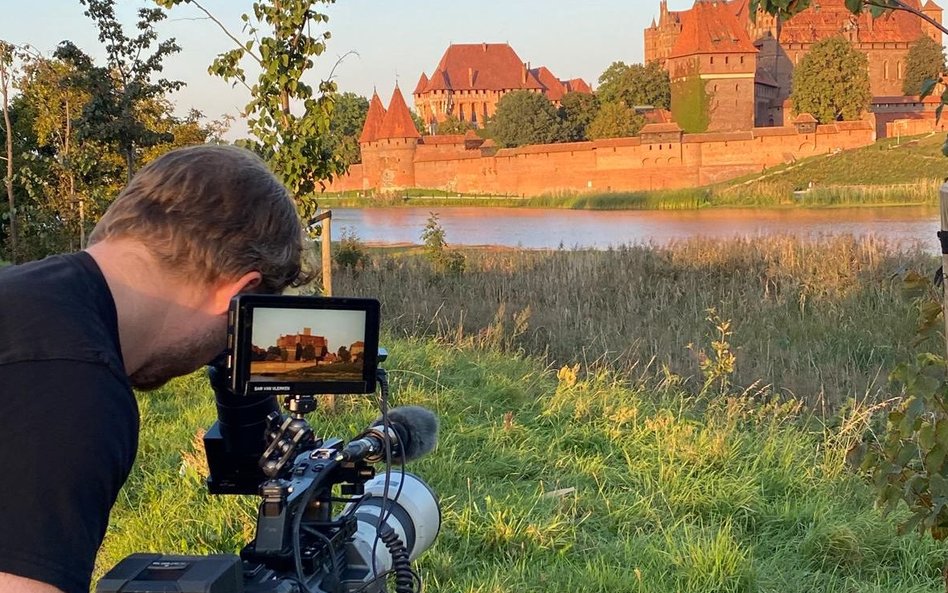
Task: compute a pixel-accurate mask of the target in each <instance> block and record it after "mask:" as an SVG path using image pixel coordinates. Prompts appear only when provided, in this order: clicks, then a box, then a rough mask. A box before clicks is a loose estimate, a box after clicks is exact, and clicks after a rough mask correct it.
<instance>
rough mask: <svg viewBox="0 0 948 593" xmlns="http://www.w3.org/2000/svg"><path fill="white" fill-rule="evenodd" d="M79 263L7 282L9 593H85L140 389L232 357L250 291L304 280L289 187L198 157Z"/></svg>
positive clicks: (1, 462)
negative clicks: (234, 316)
mask: <svg viewBox="0 0 948 593" xmlns="http://www.w3.org/2000/svg"><path fill="white" fill-rule="evenodd" d="M89 243H90V246H89V247H88V249H86V250H85V251H83V252H80V253H74V254H68V255H60V256H55V257H50V258H47V259H45V260H43V261H39V262H33V263H29V264H24V265H21V266H13V267H9V268H6V269H4V270H3V271H0V591H2V592H3V593H60V592H64V593H86V592H87V591H88V590H89V585H90V580H91V573H92V569H93V564H94V561H95V555H96V551H97V550H98V548H99V546H100V544H101V543H102V539H103V536H104V535H105V529H106V525H107V524H108V518H109V512H110V510H111V507H112V505H113V503H114V502H115V499H116V496H117V495H118V492H119V489H120V488H121V486H122V484H123V483H124V482H125V480H126V478H127V477H128V474H129V471H130V470H131V467H132V462H133V461H134V459H135V453H136V449H137V446H138V408H137V406H136V402H135V398H134V395H133V393H132V387H135V388H139V389H152V388H156V387H158V386H160V385H162V384H164V383H165V382H167V381H168V380H169V379H171V378H173V377H176V376H178V375H183V374H186V373H189V372H192V371H194V370H196V369H197V368H199V367H200V366H201V365H203V364H205V363H207V362H208V361H210V360H211V359H212V358H214V356H215V355H216V354H218V353H219V352H221V351H222V350H223V349H224V347H225V341H226V324H227V308H228V304H229V302H230V300H231V298H232V297H233V296H234V295H236V294H238V293H241V292H262V293H279V292H281V291H282V290H283V289H284V288H285V287H286V286H288V285H290V284H292V283H295V282H297V281H298V279H299V276H300V255H301V250H302V235H301V228H300V224H299V219H298V217H297V215H296V210H295V208H294V206H293V202H292V200H291V199H290V196H289V195H288V193H287V191H286V189H285V188H284V187H283V186H282V185H280V183H279V182H278V181H277V179H276V178H275V177H274V176H273V175H272V174H271V173H270V172H269V171H268V170H267V168H266V165H265V164H264V163H263V162H262V161H261V160H260V159H259V158H257V157H256V156H255V155H253V154H252V153H251V152H249V151H246V150H243V149H239V148H234V147H223V146H210V145H206V146H195V147H190V148H184V149H180V150H176V151H173V152H170V153H168V154H166V155H164V156H162V157H160V158H159V159H157V160H155V161H154V162H152V163H150V164H149V165H147V166H146V167H144V168H143V169H142V170H141V171H139V172H138V174H137V175H136V176H135V178H134V179H132V181H131V183H129V185H128V187H126V188H125V190H124V191H123V192H122V193H121V195H119V197H118V198H117V199H116V200H115V202H114V203H113V204H112V206H111V207H110V208H109V209H108V211H107V212H106V213H105V215H104V216H103V217H102V220H101V221H100V222H99V224H98V225H97V226H96V228H95V230H94V231H93V232H92V234H91V235H90V238H89Z"/></svg>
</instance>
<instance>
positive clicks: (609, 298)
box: [96, 238, 948, 593]
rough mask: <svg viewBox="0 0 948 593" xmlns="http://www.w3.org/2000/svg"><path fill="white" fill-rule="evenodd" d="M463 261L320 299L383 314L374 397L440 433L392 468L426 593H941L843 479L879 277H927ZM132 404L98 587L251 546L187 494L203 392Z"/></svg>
mask: <svg viewBox="0 0 948 593" xmlns="http://www.w3.org/2000/svg"><path fill="white" fill-rule="evenodd" d="M467 257H468V259H467V268H466V270H465V271H464V273H463V274H462V275H461V276H460V277H447V276H444V275H442V274H438V273H436V272H435V271H434V270H433V269H432V268H431V266H430V265H429V264H428V262H427V261H426V260H423V259H421V256H420V255H419V254H417V252H415V251H412V252H408V253H403V254H397V255H392V254H379V253H375V254H374V256H373V259H372V261H371V263H370V264H369V265H368V266H367V267H366V268H365V269H363V270H361V271H358V272H348V273H347V272H342V271H339V272H338V273H337V278H338V279H340V282H342V284H340V285H339V287H338V288H337V294H354V293H356V292H358V293H360V294H375V295H379V296H380V297H381V298H382V300H383V303H384V305H383V320H384V326H385V335H384V336H383V343H384V345H385V346H386V347H387V348H388V350H389V352H390V358H389V361H388V362H387V363H386V366H387V368H388V369H389V371H390V377H391V382H392V395H393V400H394V403H395V404H396V405H402V404H409V403H410V404H419V405H424V406H427V407H429V408H431V409H432V410H434V411H435V412H436V413H437V414H438V415H439V417H440V418H441V421H442V428H441V439H440V445H439V447H438V449H437V450H436V451H435V452H434V453H432V454H431V455H429V456H428V457H426V458H424V459H422V460H421V461H419V462H418V463H417V464H415V465H414V466H413V467H412V471H415V472H416V473H418V474H420V475H421V476H423V477H424V478H425V479H426V480H428V481H429V482H430V484H431V486H432V487H433V488H434V489H435V490H436V491H437V492H438V494H439V496H440V498H441V505H442V510H443V514H444V526H443V529H442V532H441V534H440V536H439V537H438V540H437V542H436V543H435V545H434V546H433V547H432V549H431V550H430V551H429V552H428V553H427V554H426V555H425V556H423V558H422V559H421V560H420V562H419V563H418V566H417V568H418V569H419V571H420V572H421V574H422V576H423V577H424V579H425V584H426V590H427V591H430V592H444V593H455V592H460V593H506V592H508V591H518V592H536V593H541V592H542V593H547V592H561V591H562V592H564V593H567V592H568V593H581V592H597V593H600V592H601V593H617V592H618V593H624V592H659V593H664V592H669V593H671V592H686V593H699V592H701V593H704V592H734V593H738V592H740V593H745V592H746V593H752V592H774V593H786V592H790V591H807V592H827V593H828V592H839V593H850V592H860V593H863V592H883V591H885V592H900V593H901V592H923V591H924V592H932V593H934V592H936V591H943V590H944V583H943V581H942V577H941V568H942V565H943V562H944V561H945V558H946V552H948V547H946V546H945V545H943V544H938V543H935V542H933V541H932V540H931V539H930V538H927V537H926V538H922V537H919V536H916V535H910V536H898V535H897V533H896V524H897V522H898V519H899V517H898V516H888V517H884V516H882V515H881V514H880V512H879V511H877V510H876V509H875V508H874V507H873V497H874V495H873V492H872V491H871V489H870V488H869V486H868V485H867V483H866V480H865V478H864V476H862V475H860V474H859V473H857V472H855V471H853V470H851V469H849V468H848V466H847V464H846V461H845V459H846V454H847V452H848V451H849V450H850V448H851V447H852V446H853V445H854V444H855V443H857V442H858V441H859V440H860V439H861V438H862V437H863V435H864V434H865V431H866V429H867V428H868V427H870V426H876V425H875V424H874V420H873V418H874V417H875V414H877V413H878V412H879V411H880V410H881V409H882V407H884V405H883V404H882V403H880V402H889V403H890V404H891V398H894V397H897V396H898V394H897V393H893V392H892V391H891V389H890V388H889V387H888V385H887V382H886V379H885V377H886V374H887V373H888V370H889V369H891V367H892V366H893V365H894V364H895V363H896V362H898V361H899V360H902V359H904V358H905V357H907V356H909V355H910V354H911V352H912V351H913V350H914V348H915V347H914V346H913V345H912V340H913V334H914V316H913V314H912V311H911V308H910V307H909V306H908V305H907V304H906V303H905V301H904V300H903V299H902V298H901V296H900V285H899V281H898V278H899V277H900V276H901V275H902V274H903V273H904V272H905V271H906V270H909V269H915V268H917V269H920V270H922V271H927V270H928V269H929V268H930V267H931V266H932V264H933V263H934V260H933V258H930V257H928V256H925V255H921V254H917V253H915V254H912V253H909V254H904V253H891V252H889V251H888V250H887V249H886V248H885V246H884V245H882V244H878V243H874V242H871V241H865V242H859V241H853V240H847V239H835V240H832V241H829V242H825V243H822V244H817V245H808V244H802V243H799V242H796V241H792V240H789V239H779V238H777V239H772V240H769V241H764V242H758V243H755V244H749V243H746V242H734V243H724V244H713V243H706V242H692V243H685V244H679V245H675V246H672V247H670V248H667V249H646V248H634V249H633V248H630V249H622V250H617V251H610V252H598V253H597V252H548V253H535V252H530V253H524V252H481V253H475V252H468V253H467ZM709 307H714V308H715V310H716V316H710V317H711V321H709V320H708V319H707V318H708V317H709V315H708V313H707V311H706V309H707V308H709ZM528 309H529V311H530V313H529V314H525V313H523V312H524V311H526V310H528ZM728 322H730V323H728ZM939 346H940V344H939ZM731 354H733V355H734V356H735V358H734V359H731V358H730V357H729V355H731ZM702 362H704V363H705V364H702ZM140 408H141V414H142V435H141V441H140V442H141V445H140V450H139V458H138V463H137V464H136V467H135V469H134V471H133V474H132V476H131V478H130V479H129V482H128V484H127V485H126V487H125V488H124V489H123V491H122V494H121V495H120V498H119V501H118V503H117V505H116V508H115V510H114V512H113V517H112V522H111V525H110V527H109V532H108V535H107V538H106V542H105V545H104V548H103V550H102V552H101V554H100V556H99V559H98V564H97V569H96V575H97V576H98V575H101V574H102V573H103V572H104V570H106V569H107V568H108V567H109V566H111V565H113V564H114V563H115V562H117V561H118V560H119V559H121V558H122V557H124V556H125V555H127V554H129V553H133V552H140V551H161V552H165V553H198V554H204V553H210V552H235V551H236V550H238V549H239V548H240V546H241V545H242V544H243V543H244V542H245V541H246V540H247V539H248V538H250V537H251V536H252V534H253V529H254V518H255V504H256V500H255V499H254V498H253V497H225V498H220V497H211V496H209V495H208V494H207V493H206V490H205V489H204V487H203V483H202V479H203V475H204V472H205V470H204V462H203V458H202V452H201V448H200V445H199V441H198V440H196V434H198V431H199V430H200V429H201V428H203V427H206V426H208V425H209V424H210V423H211V422H212V420H213V419H214V417H215V412H214V406H213V397H212V395H211V393H210V391H209V388H208V386H207V384H206V381H205V380H204V379H203V377H201V376H200V375H195V376H192V377H186V378H182V379H179V380H177V381H176V382H174V383H172V384H170V385H169V386H167V387H165V388H163V389H161V390H159V391H156V392H152V393H148V394H141V395H140ZM375 415H376V411H375V407H374V404H373V403H372V401H371V400H370V399H368V398H364V397H352V398H341V399H339V400H337V407H336V409H335V410H334V411H326V412H322V413H317V414H315V415H313V416H311V422H312V423H313V424H314V426H315V427H316V428H317V430H318V431H319V432H320V433H321V434H322V435H325V436H344V437H345V436H351V435H354V434H356V433H357V432H358V431H359V430H360V429H361V428H362V427H364V426H365V425H366V424H367V423H368V422H370V421H371V419H372V418H374V417H375Z"/></svg>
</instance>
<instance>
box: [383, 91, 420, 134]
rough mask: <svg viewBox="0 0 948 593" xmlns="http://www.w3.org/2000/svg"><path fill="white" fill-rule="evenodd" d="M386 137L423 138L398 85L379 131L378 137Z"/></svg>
mask: <svg viewBox="0 0 948 593" xmlns="http://www.w3.org/2000/svg"><path fill="white" fill-rule="evenodd" d="M384 138H421V134H419V133H418V129H417V128H416V127H415V120H413V119H412V118H411V112H410V111H408V105H406V104H405V98H404V97H403V96H402V90H401V89H400V88H398V86H397V85H396V87H395V92H394V93H392V100H391V101H389V103H388V111H386V112H385V119H383V120H382V126H381V127H380V128H379V131H378V139H379V140H382V139H384Z"/></svg>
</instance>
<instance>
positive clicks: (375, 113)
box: [359, 92, 385, 144]
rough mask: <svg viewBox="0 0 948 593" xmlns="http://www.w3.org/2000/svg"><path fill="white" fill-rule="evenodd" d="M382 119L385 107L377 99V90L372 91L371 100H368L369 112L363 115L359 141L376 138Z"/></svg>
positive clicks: (362, 142) (366, 141) (369, 140)
mask: <svg viewBox="0 0 948 593" xmlns="http://www.w3.org/2000/svg"><path fill="white" fill-rule="evenodd" d="M384 119H385V108H384V107H382V100H381V99H379V94H378V93H377V92H373V93H372V100H371V101H369V112H368V113H366V115H365V125H363V126H362V134H361V135H360V136H359V143H360V144H366V143H368V142H375V141H376V140H378V139H379V129H380V128H381V127H382V120H384Z"/></svg>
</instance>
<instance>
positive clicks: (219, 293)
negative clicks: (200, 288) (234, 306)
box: [210, 271, 263, 315]
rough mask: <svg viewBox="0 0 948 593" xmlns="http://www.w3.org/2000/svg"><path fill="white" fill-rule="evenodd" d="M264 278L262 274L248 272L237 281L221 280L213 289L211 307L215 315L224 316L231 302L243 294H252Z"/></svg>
mask: <svg viewBox="0 0 948 593" xmlns="http://www.w3.org/2000/svg"><path fill="white" fill-rule="evenodd" d="M262 281H263V276H262V275H261V274H260V272H257V271H253V272H247V273H246V274H244V275H243V276H241V277H240V278H238V279H237V280H220V281H218V283H217V286H216V287H215V288H214V289H213V291H212V292H213V294H212V295H211V300H210V306H211V309H212V310H211V312H212V313H214V314H215V315H223V314H224V313H226V312H227V309H228V307H230V300H231V299H232V298H234V297H235V296H237V295H238V294H240V293H242V292H250V291H252V290H253V289H254V288H256V287H257V286H259V285H260V283H261V282H262Z"/></svg>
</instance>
